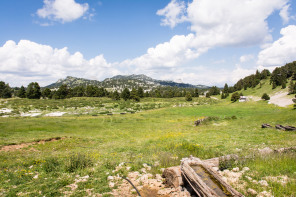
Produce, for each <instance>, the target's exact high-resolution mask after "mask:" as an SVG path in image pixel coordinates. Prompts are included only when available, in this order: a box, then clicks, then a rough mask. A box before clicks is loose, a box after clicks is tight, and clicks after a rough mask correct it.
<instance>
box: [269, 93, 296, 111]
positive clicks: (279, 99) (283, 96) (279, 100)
mask: <svg viewBox="0 0 296 197" xmlns="http://www.w3.org/2000/svg"><path fill="white" fill-rule="evenodd" d="M287 95H288V92H287V91H285V92H278V93H276V94H275V95H272V96H271V97H270V100H269V103H272V104H275V105H278V106H280V107H286V106H288V105H291V104H293V101H292V99H291V98H289V97H288V96H287Z"/></svg>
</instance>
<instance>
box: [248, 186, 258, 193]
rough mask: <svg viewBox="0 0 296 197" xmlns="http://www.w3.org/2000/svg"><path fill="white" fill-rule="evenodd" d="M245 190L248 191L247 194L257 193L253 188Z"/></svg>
mask: <svg viewBox="0 0 296 197" xmlns="http://www.w3.org/2000/svg"><path fill="white" fill-rule="evenodd" d="M247 192H248V193H249V194H251V195H257V194H258V193H257V192H256V191H255V190H253V189H252V188H249V189H248V191H247Z"/></svg>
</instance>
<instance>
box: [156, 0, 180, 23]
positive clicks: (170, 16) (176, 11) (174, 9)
mask: <svg viewBox="0 0 296 197" xmlns="http://www.w3.org/2000/svg"><path fill="white" fill-rule="evenodd" d="M185 11H186V7H185V3H184V2H183V1H177V0H172V1H171V2H170V3H169V4H168V5H167V6H166V7H165V8H163V9H161V10H158V11H157V12H156V14H157V15H159V16H164V18H163V19H162V20H161V25H164V26H166V25H168V26H170V27H171V28H173V27H175V26H176V25H177V24H178V23H181V22H184V21H185V20H186V17H185V16H184V14H185Z"/></svg>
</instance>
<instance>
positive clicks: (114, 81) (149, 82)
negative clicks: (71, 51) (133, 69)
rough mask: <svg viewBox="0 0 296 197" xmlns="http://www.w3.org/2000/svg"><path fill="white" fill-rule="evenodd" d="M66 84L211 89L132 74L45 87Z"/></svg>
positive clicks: (72, 79)
mask: <svg viewBox="0 0 296 197" xmlns="http://www.w3.org/2000/svg"><path fill="white" fill-rule="evenodd" d="M63 84H66V85H68V86H69V87H71V88H74V87H76V86H81V85H82V86H87V85H94V86H99V87H103V88H107V89H108V88H109V89H113V90H115V89H116V90H119V91H120V90H123V89H124V88H129V89H132V88H137V87H139V86H141V87H142V88H143V89H144V90H150V89H153V88H157V87H165V86H168V87H180V88H199V89H206V88H209V87H208V86H205V85H192V84H189V83H178V82H174V81H169V80H158V79H153V78H151V77H148V76H146V75H144V74H139V75H136V74H132V75H115V76H113V77H111V78H106V79H104V80H103V81H98V80H90V79H85V78H78V77H72V76H67V77H66V78H64V79H59V80H58V81H56V82H55V83H52V84H50V85H47V86H45V88H50V89H55V88H59V87H60V86H61V85H63Z"/></svg>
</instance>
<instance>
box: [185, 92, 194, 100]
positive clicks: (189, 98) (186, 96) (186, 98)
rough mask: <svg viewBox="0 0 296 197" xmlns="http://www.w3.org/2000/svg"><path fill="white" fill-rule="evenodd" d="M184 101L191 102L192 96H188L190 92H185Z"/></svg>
mask: <svg viewBox="0 0 296 197" xmlns="http://www.w3.org/2000/svg"><path fill="white" fill-rule="evenodd" d="M185 100H186V101H192V96H191V94H190V92H187V93H186V95H185Z"/></svg>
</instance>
